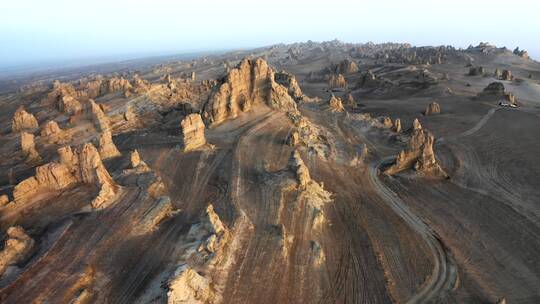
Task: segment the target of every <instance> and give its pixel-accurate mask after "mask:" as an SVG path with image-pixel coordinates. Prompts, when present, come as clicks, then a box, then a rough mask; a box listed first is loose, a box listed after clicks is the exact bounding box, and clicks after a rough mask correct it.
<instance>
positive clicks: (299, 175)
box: [289, 150, 311, 189]
mask: <svg viewBox="0 0 540 304" xmlns="http://www.w3.org/2000/svg"><path fill="white" fill-rule="evenodd" d="M289 169H291V170H292V171H293V172H294V174H295V175H296V180H297V182H298V185H299V188H301V189H304V188H306V186H307V184H308V183H309V182H310V181H311V177H310V175H309V169H308V167H307V166H306V165H305V164H304V161H303V160H302V157H301V156H300V152H298V150H294V151H292V153H291V157H290V158H289Z"/></svg>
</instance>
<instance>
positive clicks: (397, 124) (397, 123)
mask: <svg viewBox="0 0 540 304" xmlns="http://www.w3.org/2000/svg"><path fill="white" fill-rule="evenodd" d="M394 131H395V132H396V133H399V132H401V119H399V118H396V120H394Z"/></svg>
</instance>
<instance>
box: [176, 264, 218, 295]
mask: <svg viewBox="0 0 540 304" xmlns="http://www.w3.org/2000/svg"><path fill="white" fill-rule="evenodd" d="M217 302H219V301H218V297H217V295H216V293H215V291H214V290H213V288H212V285H211V284H210V281H209V280H208V279H207V278H205V277H203V276H202V275H200V274H199V273H198V272H197V271H195V270H193V269H192V268H189V267H188V266H187V265H183V266H181V267H180V268H179V269H178V270H177V271H176V273H175V275H174V279H173V280H171V281H170V282H169V291H168V292H167V303H168V304H190V303H191V304H196V303H200V304H203V303H204V304H212V303H217Z"/></svg>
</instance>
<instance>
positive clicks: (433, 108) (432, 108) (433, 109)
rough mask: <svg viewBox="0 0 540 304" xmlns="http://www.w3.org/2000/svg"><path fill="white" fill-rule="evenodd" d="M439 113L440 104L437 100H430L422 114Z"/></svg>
mask: <svg viewBox="0 0 540 304" xmlns="http://www.w3.org/2000/svg"><path fill="white" fill-rule="evenodd" d="M440 113H441V106H440V105H439V104H438V103H437V102H435V101H434V102H431V103H430V104H428V106H427V108H426V110H425V111H424V115H426V116H427V115H435V114H440Z"/></svg>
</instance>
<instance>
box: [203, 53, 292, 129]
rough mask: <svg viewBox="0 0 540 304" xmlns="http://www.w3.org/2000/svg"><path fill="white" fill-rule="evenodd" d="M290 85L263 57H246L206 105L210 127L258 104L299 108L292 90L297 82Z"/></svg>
mask: <svg viewBox="0 0 540 304" xmlns="http://www.w3.org/2000/svg"><path fill="white" fill-rule="evenodd" d="M279 78H280V80H281V81H282V82H283V83H287V82H288V83H289V88H287V87H284V86H283V85H281V84H279V83H277V82H276V80H275V73H274V70H273V69H272V68H270V67H269V66H268V63H266V61H264V60H263V59H260V58H259V59H256V60H251V59H244V60H242V61H241V62H240V64H239V65H238V66H237V67H236V68H235V69H232V70H231V71H230V72H229V73H228V74H227V76H226V77H225V79H224V81H223V83H222V84H220V85H218V87H217V89H216V90H215V91H214V93H212V94H211V95H210V98H209V100H208V102H207V104H206V105H205V107H204V114H203V115H204V118H205V120H206V122H207V123H209V124H210V126H213V125H217V124H219V123H221V122H223V121H225V120H227V119H233V118H236V117H237V116H238V115H239V114H240V113H241V112H247V111H249V110H251V108H252V106H253V105H254V104H265V105H267V106H270V107H271V108H274V109H278V110H284V111H289V110H295V109H296V103H295V102H294V99H293V97H292V96H291V95H289V91H292V92H293V93H294V92H295V91H296V90H295V88H294V83H293V82H292V80H291V81H284V78H286V77H284V76H283V75H281V76H280V77H279Z"/></svg>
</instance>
